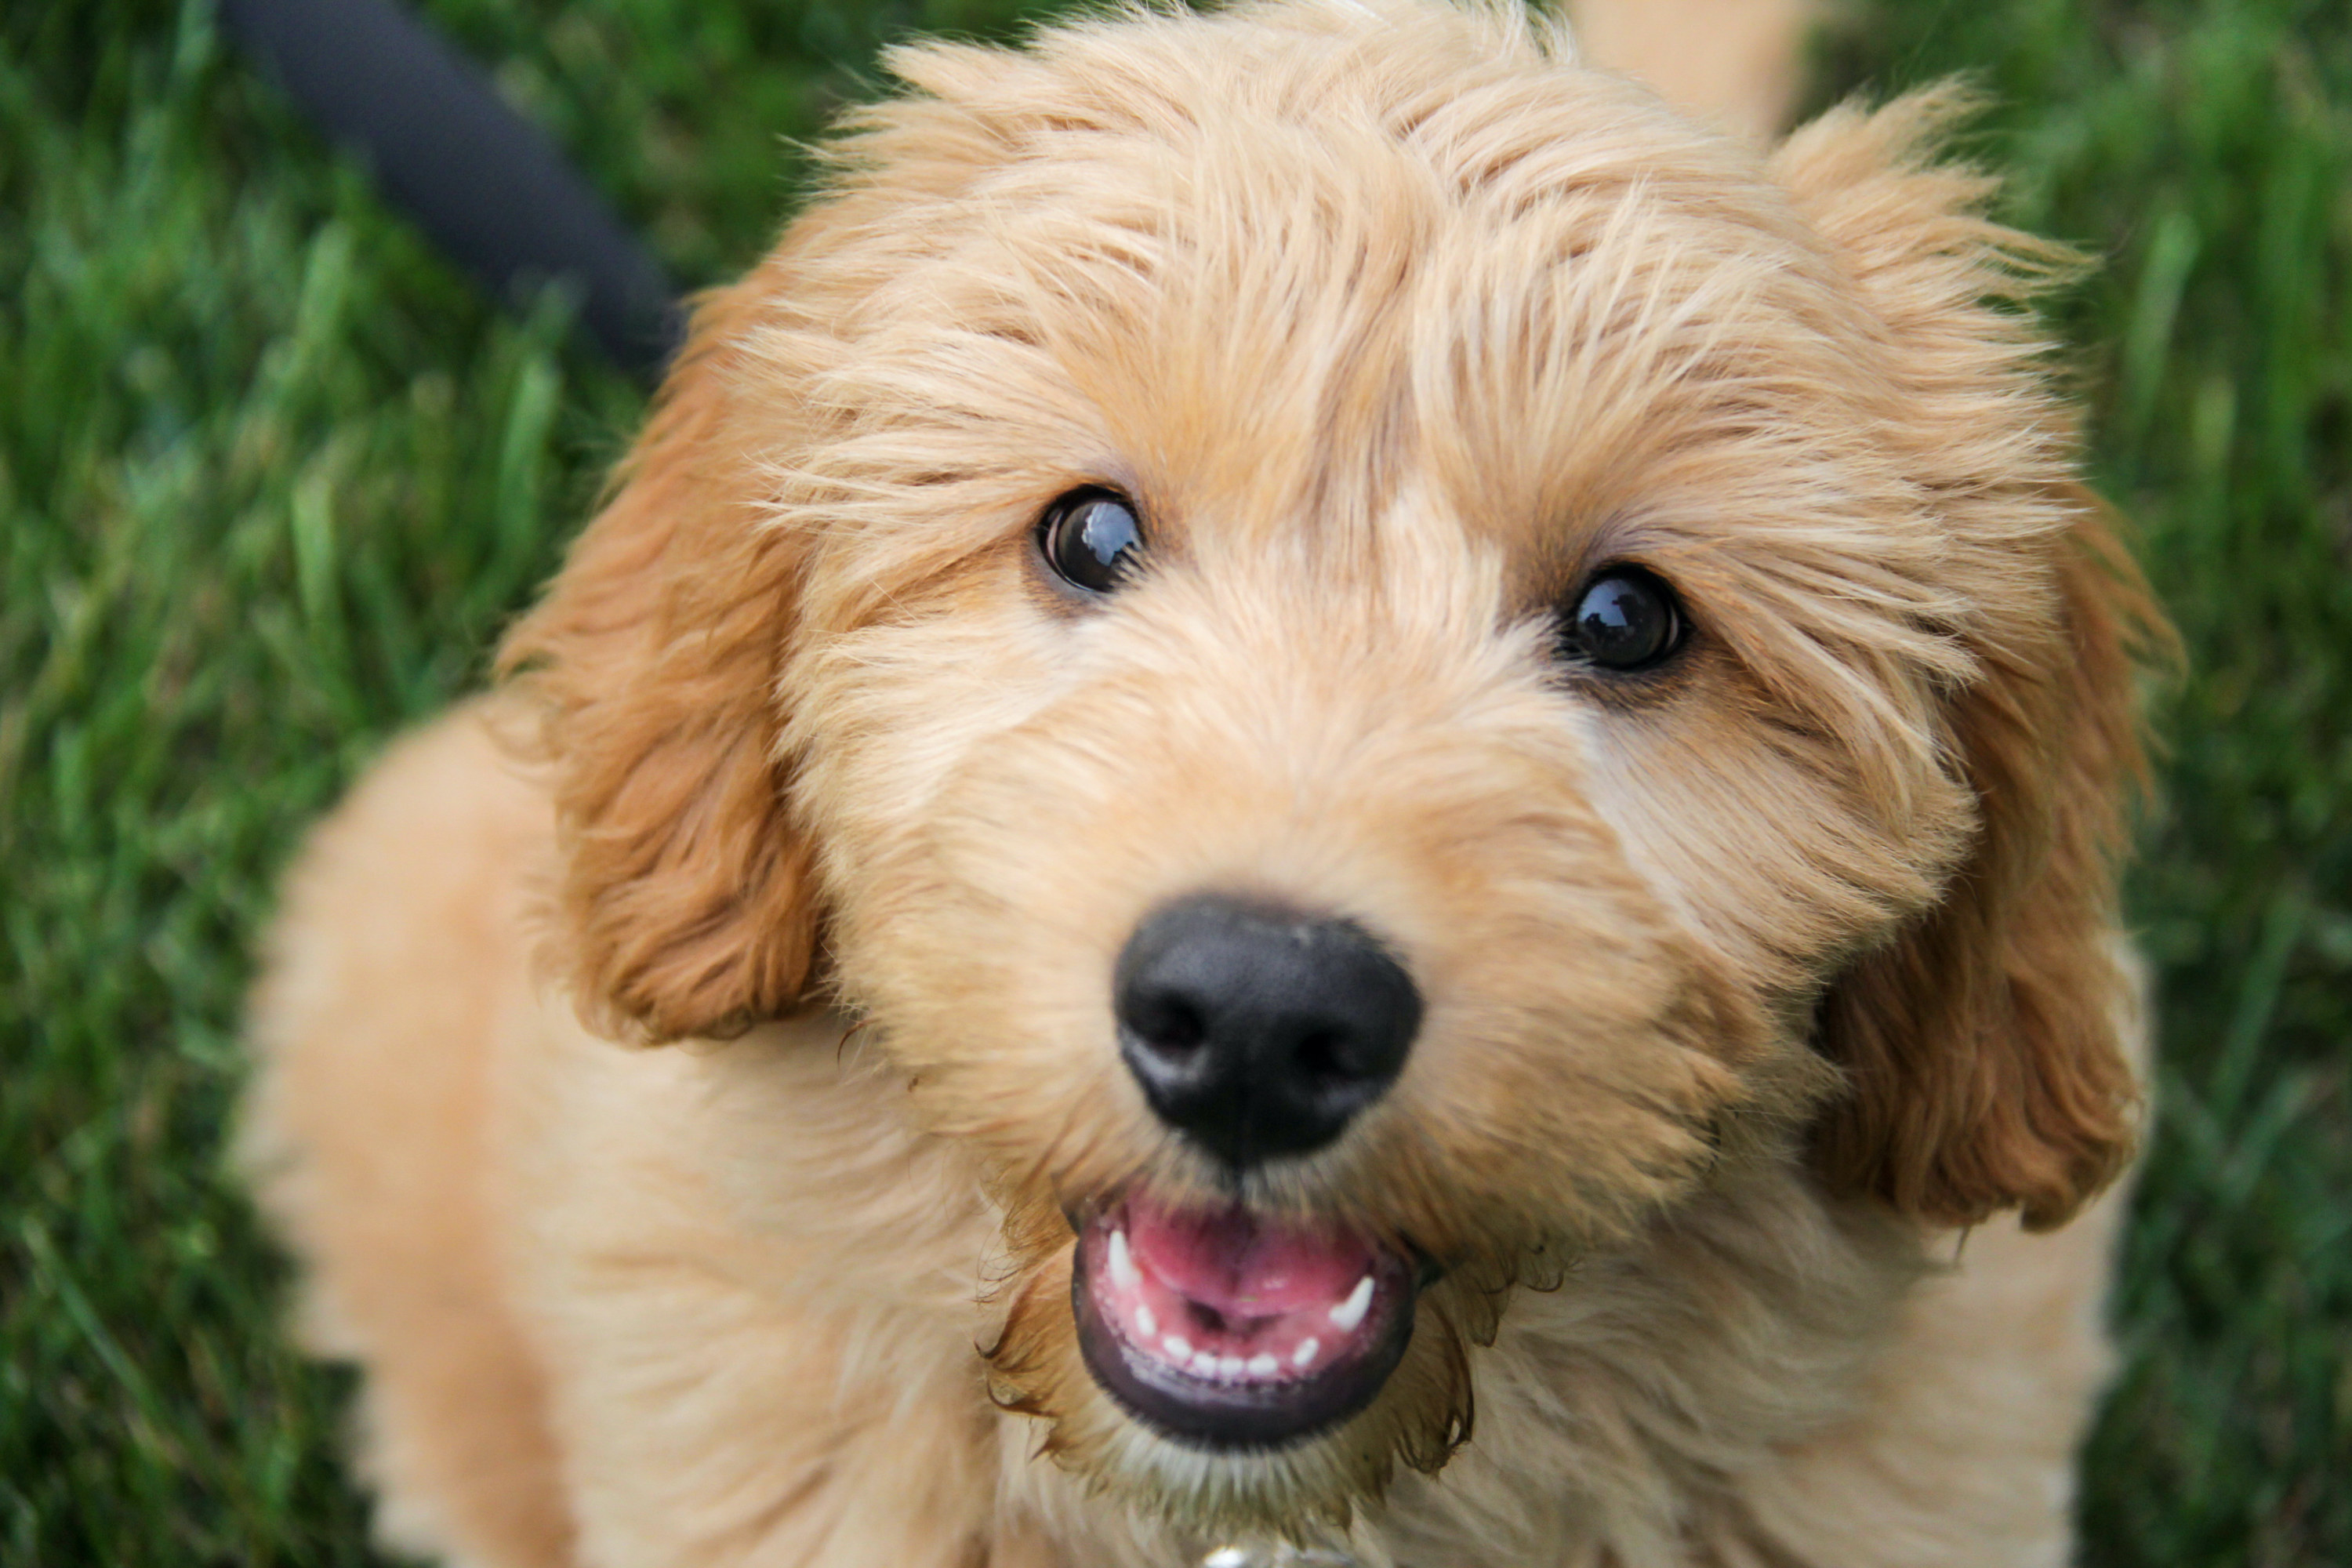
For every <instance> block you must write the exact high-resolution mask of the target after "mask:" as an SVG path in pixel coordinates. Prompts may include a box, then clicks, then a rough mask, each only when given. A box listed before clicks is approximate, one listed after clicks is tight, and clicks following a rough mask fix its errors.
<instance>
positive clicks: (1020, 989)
mask: <svg viewBox="0 0 2352 1568" xmlns="http://www.w3.org/2000/svg"><path fill="white" fill-rule="evenodd" d="M891 63H892V68H893V69H894V70H895V71H896V72H897V73H898V76H899V77H900V78H901V79H903V81H904V82H905V83H906V84H907V87H906V90H905V92H904V93H903V94H902V95H901V96H899V97H898V98H896V99H894V100H890V101H888V102H886V103H883V104H880V105H878V106H877V107H875V108H873V109H870V110H866V111H864V112H863V113H862V114H861V115H859V116H858V117H856V119H855V120H854V121H853V122H852V124H851V126H850V128H849V129H848V131H847V132H846V133H845V134H844V135H843V136H842V137H841V138H840V139H839V140H838V141H837V142H835V144H834V149H833V159H834V172H833V174H832V178H831V184H830V185H829V187H828V189H827V190H826V192H825V193H824V195H823V196H822V198H821V199H819V200H818V201H817V202H816V203H815V204H814V205H813V206H812V207H811V208H810V210H809V211H808V212H807V213H806V214H805V215H804V216H803V217H801V218H800V219H799V220H798V221H797V222H796V223H794V224H793V226H792V227H791V228H790V229H789V230H788V231H787V232H786V234H785V235H784V237H783V238H782V242H781V243H780V244H779V245H778V247H776V249H775V251H774V253H773V254H772V255H771V256H770V257H769V258H767V259H766V260H765V261H764V262H762V263H761V265H760V267H759V268H757V269H756V270H754V271H753V272H752V273H751V276H750V277H748V278H747V279H744V280H743V281H741V282H740V283H739V284H736V285H734V286H733V287H731V288H728V289H721V290H719V291H717V292H716V293H714V294H712V295H710V296H709V297H708V298H707V299H706V300H704V301H703V302H702V304H701V305H700V307H699V309H698V311H697V313H696V318H695V325H694V330H693V335H692V341H691V342H690V344H689V346H688V349H687V351H686V353H685V354H684V356H683V358H682V359H681V361H680V363H678V365H677V369H676V371H675V373H674V374H673V375H672V376H671V378H670V381H669V384H668V385H667V388H666V390H665V392H664V394H663V395H662V397H661V400H660V402H659V403H658V405H657V406H656V411H655V413H654V416H653V418H652V421H651V423H650V425H649V426H648V427H647V429H646V432H645V434H644V436H643V437H642V438H641V439H640V441H639V442H638V443H637V445H636V447H635V450H634V452H633V453H632V455H631V456H630V457H629V458H628V460H627V462H626V464H625V467H624V468H623V470H622V473H621V476H620V479H619V481H618V485H617V489H616V490H615V492H614V496H613V499H612V500H611V501H610V503H609V505H607V506H606V507H605V508H604V511H603V513H602V514H601V515H600V516H599V517H598V518H597V519H596V520H595V521H594V522H593V524H592V525H591V526H590V527H589V529H588V530H587V531H586V533H585V534H584V535H583V537H582V538H581V539H580V541H579V542H578V543H577V544H576V545H575V546H574V548H573V550H572V554H571V557H570V559H569V561H568V563H566V565H565V567H564V569H563V571H562V574H561V575H560V576H559V577H558V578H557V580H556V581H555V583H554V584H553V585H552V586H551V588H550V590H549V591H548V593H547V595H546V597H545V599H544V600H543V602H542V603H541V605H539V607H538V608H537V609H536V610H535V611H533V612H532V613H531V614H530V616H528V617H527V618H526V619H524V620H523V621H522V622H521V624H520V626H518V627H517V628H516V629H515V631H514V633H513V635H512V636H511V637H509V640H508V643H507V645H506V648H505V651H504V654H503V658H502V668H503V669H504V671H505V678H504V679H503V681H502V683H501V685H500V686H499V689H497V690H496V691H495V692H494V693H493V694H492V695H490V696H488V697H486V698H483V699H480V700H477V701H475V702H474V703H472V704H470V705H468V706H467V707H465V708H463V709H461V710H458V711H457V712H456V713H453V714H451V715H450V716H448V717H447V718H446V719H444V720H443V721H440V722H439V723H437V724H436V725H434V726H433V727H431V728H429V729H427V730H426V731H424V732H423V733H421V734H419V735H417V736H415V737H413V738H411V739H409V740H408V741H406V742H403V743H402V744H401V745H400V746H398V747H396V748H395V749H394V752H392V754H391V755H390V756H389V757H387V758H386V759H385V760H384V762H383V763H382V764H381V765H380V766H379V767H378V768H377V769H376V770H375V772H374V773H373V775H372V776H371V777H369V778H368V779H367V780H366V781H365V782H363V783H362V784H361V786H360V787H359V788H358V790H357V791H356V792H355V793H354V795H353V796H352V799H351V800H350V801H349V802H348V803H346V804H345V805H344V806H343V807H342V808H341V811H340V812H339V813H337V815H336V816H334V817H333V818H332V819H331V821H330V822H329V823H328V824H327V825H326V826H324V827H323V828H322V829H321V830H320V832H319V834H318V836H317V837H316V839H315V841H314V843H313V844H312V846H311V847H310V851H309V853H308V855H307V856H306V857H305V858H304V859H303V860H302V862H301V864H300V866H299V868H298V869H297V870H296V872H295V873H294V875H293V878H292V879H291V881H290V884H289V889H288V893H287V900H286V910H285V914H284V916H283V919H282V921H281V922H280V924H279V926H278V931H277V933H276V937H275V940H274V942H273V944H272V947H271V950H270V955H269V959H268V969H267V973H266V976H265V978H264V981H263V983H262V984H261V987H260V990H259V993H258V997H257V1004H256V1010H255V1024H254V1035H255V1039H256V1043H257V1051H258V1053H259V1057H260V1062H261V1067H260V1071H259V1074H258V1077H257V1082H256V1084H255V1087H254V1089H253V1095H252V1100H251V1102H250V1104H249V1106H248V1108H247V1133H246V1148H247V1161H248V1163H249V1164H250V1166H251V1168H252V1169H253V1170H254V1172H255V1173H256V1179H257V1184H258V1186H259V1190H260V1193H261V1195H262V1198H263V1200H264V1202H265V1204H266V1205H267V1207H268V1211H269V1212H270V1213H271V1214H272V1215H274V1216H275V1218H276V1220H277V1221H278V1224H279V1225H280V1226H282V1228H283V1230H284V1233H285V1234H286V1236H287V1237H289V1239H290V1241H291V1243H292V1245H293V1246H294V1247H295V1249H296V1250H297V1251H298V1253H299V1255H300V1256H301V1257H302V1258H303V1259H304V1260H305V1261H306V1263H307V1265H308V1270H307V1294H306V1305H305V1309H304V1317H305V1322H306V1327H307V1332H308V1334H309V1336H310V1343H311V1344H312V1345H314V1346H315V1348H317V1349H318V1350H319V1351H320V1352H322V1353H325V1354H330V1355H335V1356H341V1357H347V1358H350V1359H352V1360H354V1361H357V1362H358V1363H360V1364H361V1365H362V1368H363V1369H364V1372H365V1374H366V1375H365V1384H364V1387H363V1393H362V1427H363V1433H362V1445H361V1449H362V1463H363V1465H364V1467H365V1469H366V1474H367V1476H368V1479H370V1480H371V1481H372V1483H373V1485H374V1486H375V1488H376V1489H378V1490H379V1492H380V1494H381V1497H382V1509H381V1513H380V1524H381V1529H382V1532H383V1536H384V1538H385V1539H386V1540H387V1541H388V1542H392V1543H394V1544H395V1545H397V1546H400V1547H404V1548H407V1549H409V1550H413V1551H416V1552H426V1553H434V1554H439V1555H441V1556H443V1557H445V1558H446V1559H447V1560H448V1561H451V1562H455V1563H479V1564H501V1565H520V1564H557V1563H580V1564H587V1565H594V1568H626V1565H635V1564H649V1565H661V1568H682V1565H688V1564H719V1563H741V1564H825V1565H842V1568H849V1565H860V1568H882V1565H889V1568H915V1565H937V1568H972V1565H981V1564H986V1565H989V1568H1048V1565H1053V1568H1080V1565H1084V1568H1098V1565H1118V1564H1133V1565H1139V1568H1140V1565H1147V1564H1148V1565H1154V1568H1168V1565H1183V1564H1194V1563H1210V1564H1213V1565H1216V1568H1227V1565H1230V1564H1237V1563H1282V1562H1290V1563H1305V1562H1323V1563H1355V1564H1359V1565H1361V1568H1389V1565H1410V1568H1471V1565H1479V1568H1486V1565H1502V1564H1510V1565H1537V1564H1542V1565H1555V1564H1557V1565H1567V1564H1579V1565H1591V1568H1601V1565H1604V1564H1606V1565H1613V1568H1642V1565H1652V1564H1656V1565H1666V1564H1692V1565H1696V1564H1713V1565H1726V1568H1727V1565H1734V1564H1756V1565H1762V1564H1774V1565H1784V1564H1799V1563H1802V1564H1819V1565H1824V1568H1828V1565H1835V1568H1854V1565H1857V1564H1895V1563H1902V1564H1926V1563H1948V1564H1959V1563H1968V1564H1988V1563H2003V1564H2009V1563H2037V1564H2040V1563H2048V1564H2055V1563H2061V1562H2063V1560H2064V1559H2065V1557H2066V1553H2067V1544H2068V1542H2067V1512H2068V1500H2069V1490H2070V1475H2071V1451H2072V1449H2073V1447H2074V1443H2075V1441H2076V1439H2077V1437H2078V1436H2079V1434H2080V1432H2081V1429H2082V1426H2083V1423H2084V1419H2085V1417H2086V1413H2087V1410H2088V1406H2089V1402H2090V1399H2091V1397H2092V1395H2093V1394H2094V1393H2095V1388H2096V1386H2097V1384H2098V1382H2099V1380H2100V1377H2101V1375H2102V1372H2103V1369H2104V1366H2105V1352H2104V1350H2103V1348H2102V1343H2101V1341H2100V1336H2099V1332H2098V1329H2097V1323H2096V1318H2097V1310H2098V1303H2099V1296H2100V1289H2101V1282H2102V1276H2103V1270H2104V1266H2105V1255H2106V1252H2107V1249H2108V1245H2109V1239H2110V1231H2111V1228H2112V1226H2113V1221H2114V1210H2113V1200H2112V1199H2109V1200H2108V1201H2107V1202H2105V1203H2103V1204H2101V1205H2097V1206H2096V1207H2095V1208H2093V1209H2092V1210H2091V1211H2090V1212H2089V1213H2088V1214H2087V1215H2084V1216H2083V1217H2079V1218H2077V1217H2076V1216H2077V1215H2078V1213H2080V1211H2083V1210H2084V1205H2086V1203H2088V1202H2089V1200H2091V1199H2092V1198H2093V1197H2094V1196H2095V1195H2096V1194H2099V1193H2100V1192H2101V1191H2102V1189H2103V1188H2105V1187H2106V1186H2107V1185H2108V1184H2110V1183H2111V1182H2112V1181H2113V1180H2114V1178H2115V1177H2116V1174H2117V1173H2118V1172H2119V1170H2120V1169H2121V1168H2122V1167H2123V1165H2124V1164H2125V1163H2126V1158H2127V1154H2128V1151H2129V1149H2130V1146H2131V1142H2132V1137H2133V1131H2134V1125H2135V1121H2136V1116H2137V1086H2136V1079H2135V1073H2134V1068H2133V1066H2132V1055H2133V1049H2134V1045H2133V1041H2134V1037H2135V1031H2136V1029H2137V1025H2136V1023H2135V1022H2134V1018H2135V1001H2134V997H2135V988H2134V986H2133V984H2132V982H2131V979H2130V976H2129V973H2128V963H2127V960H2126V957H2125V955H2124V950H2123V949H2122V947H2121V945H2120V943H2119V942H2118V939H2117V936H2116V908H2115V883H2114V874H2113V868H2112V864H2111V861H2112V854H2113V851H2114V850H2115V848H2116V841H2117V838H2118V819H2119V813H2120V809H2121V801H2122V797H2123V795H2124V794H2125V792H2126V786H2127V784H2128V782H2129V780H2130V777H2131V775H2132V773H2133V769H2134V766H2135V762H2136V757H2135V742H2134V738H2133V726H2132V721H2131V718H2130V701H2129V698H2130V687H2131V684H2132V668H2131V658H2130V650H2131V648H2132V647H2133V646H2134V637H2135V635H2136V634H2135V629H2134V628H2135V626H2139V625H2145V624H2146V615H2147V612H2146V611H2145V609H2144V608H2143V607H2142V605H2141V602H2140V599H2139V596H2138V593H2137V589H2136V587H2135V585H2134V581H2133V579H2132V576H2131V574H2130V572H2129V569H2128V567H2127V565H2126V564H2125V563H2122V562H2121V561H2120V559H2119V557H2118V555H2117V553H2116V549H2115V546H2114V545H2113V543H2112V542H2111V540H2110V538H2109V536H2108V533H2107V531H2106V530H2105V525H2104V524H2103V521H2102V518H2101V513H2100V510H2099V509H2098V507H2097V506H2096V505H2095V503H2094V502H2093V501H2092V500H2091V499H2090V498H2089V497H2088V496H2087V495H2086V494H2085V492H2084V490H2083V489H2081V488H2080V487H2079V485H2078V483H2077V481H2076V478H2075V469H2076V456H2077V454H2076V445H2075V439H2074V420H2073V418H2072V416H2071V415H2070V414H2069V412H2068V410H2067V409H2066V407H2065V406H2064V405H2063V403H2062V402H2061V401H2060V399H2059V398H2058V397H2057V396H2056V395H2055V394H2054V393H2053V390H2052V389H2051V387H2050V385H2049V384H2048V381H2047V377H2046V374H2045V370H2044V365H2043V343H2042V339H2041V338H2040V336H2039V335H2038V332H2037V329H2036V327H2035V326H2034V323H2033V322H2032V320H2031V318H2030V316H2029V315H2028V314H2027V313H2026V312H2025V310H2024V303H2025V301H2026V300H2028V299H2029V297H2030V296H2031V295H2032V293H2033V291H2034V290H2035V289H2036V288H2037V287H2039V286H2040V285H2041V284H2042V281H2043V280H2044V279H2047V278H2048V277H2050V276H2051V274H2052V272H2053V269H2054V268H2058V267H2060V266H2061V265H2062V264H2063V257H2062V256H2060V255H2058V254H2057V253H2055V252H2053V250H2052V249H2050V248H2048V247H2043V246H2041V245H2039V244H2037V243H2036V242H2034V241H2032V240H2031V239H2029V238H2027V237H2023V236H2021V235H2019V234H2016V233H2013V232H2011V231H2008V230H2005V229H2003V228H2001V227H1999V226H1996V225H1994V224H1992V223H1991V222H1990V221H1988V220H1987V219H1986V218H1985V217H1984V216H1981V210H1982V207H1983V205H1984V203H1985V201H1986V199H1987V197H1988V195H1989V194H1990V183H1989V182H1988V181H1987V180H1986V179H1985V178H1983V177H1981V176H1979V175H1978V174H1971V173H1969V172H1967V171H1964V170H1958V169H1954V168H1951V167H1949V166H1946V165H1943V164H1940V163H1937V161H1936V156H1935V149H1936V145H1937V135H1938V132H1939V130H1940V128H1941V127H1942V126H1944V125H1945V124H1946V123H1947V122H1948V121H1949V120H1950V119H1951V117H1952V116H1953V115H1954V114H1955V113H1956V112H1957V111H1958V110H1959V109H1960V108H1961V107H1962V105H1961V104H1960V103H1959V101H1958V99H1957V98H1956V97H1955V96H1954V95H1952V94H1951V93H1948V92H1930V93H1927V94H1925V95H1922V96H1917V97H1913V98H1909V99H1905V100H1899V101H1897V102H1895V103H1894V104H1892V105H1891V106H1889V107H1886V108H1884V109H1881V110H1877V111H1875V112H1864V111H1861V110H1851V109H1849V110H1837V111H1835V112H1832V114H1830V115H1828V116H1827V117H1825V118H1824V119H1822V120H1821V121H1818V122H1816V123H1814V124H1812V125H1811V126H1810V127H1808V128H1807V129H1805V130H1803V131H1801V132H1798V133H1797V134H1796V135H1795V136H1794V137H1793V138H1792V139H1790V141H1789V142H1786V143H1785V144H1784V145H1782V146H1781V147H1780V148H1779V149H1778V151H1776V152H1774V153H1771V154H1769V157H1768V156H1763V155H1760V154H1759V153H1756V152H1755V151H1753V150H1752V149H1751V148H1750V147H1749V146H1748V144H1747V143H1745V142H1738V141H1735V140H1732V139H1730V138H1728V137H1727V136H1725V135H1723V134H1720V133H1718V132H1714V131H1710V130H1706V129H1704V128H1702V127H1700V126H1698V125H1697V124H1696V123H1694V122H1692V121H1687V120H1685V119H1684V118H1682V117H1680V116H1679V115H1678V114H1677V113H1676V112H1675V111H1673V110H1669V109H1668V108H1666V107H1665V106H1664V104H1663V103H1661V102H1660V101H1659V100H1657V99H1655V98H1654V97H1653V96H1651V95H1650V94H1649V93H1648V92H1646V91H1645V90H1643V89H1640V88H1638V87H1635V86H1633V85H1631V84H1630V83H1628V82H1625V81H1623V80H1621V79H1616V78H1612V77H1610V76H1606V75H1602V74H1600V73H1597V72H1594V71H1591V70H1588V69H1585V68H1580V66H1579V65H1578V64H1577V63H1576V61H1575V58H1574V56H1573V54H1572V51H1571V50H1570V47H1569V45H1568V43H1567V41H1566V39H1565V38H1564V37H1563V36H1562V35H1561V34H1560V33H1559V32H1558V31H1557V30H1555V29H1554V28H1553V27H1552V26H1551V25H1549V24H1548V23H1545V22H1542V21H1540V20H1536V19H1530V18H1528V17H1526V16H1520V15H1519V14H1517V12H1515V11H1507V10H1503V9H1474V10H1466V11H1465V10H1454V9H1449V8H1445V7H1444V6H1440V5H1426V4H1420V3H1417V0H1393V3H1391V0H1377V3H1374V4H1370V5H1364V4H1353V3H1348V0H1265V3H1263V4H1251V5H1243V6H1240V7H1237V8H1235V9H1233V10H1229V11H1226V12H1224V13H1222V14H1219V15H1213V16H1192V15H1187V14H1182V13H1178V12H1173V11H1168V12H1161V11H1137V12H1131V13H1127V14H1123V15H1121V16H1117V17H1114V18H1110V19H1102V20H1094V21H1085V22H1079V23H1076V24H1074V25H1070V26H1061V27H1057V28H1054V29H1051V30H1048V31H1045V32H1044V33H1042V34H1041V35H1039V37H1037V38H1036V40H1035V42H1034V44H1033V45H1032V47H1028V48H1027V49H1025V50H1023V51H1020V52H1017V53H1016V52H999V51H995V50H990V49H983V48H978V47H960V46H951V45H940V44H934V45H925V46H921V47H912V48H907V49H902V50H899V51H898V52H897V53H896V54H895V55H894V56H893V57H892V59H891ZM656 1047H657V1048H656ZM2070 1220H2072V1221H2073V1223H2072V1224H2071V1225H2069V1224H2068V1222H2069V1221H2070ZM2061 1226H2064V1227H2065V1228H2063V1229H2062V1228H2060V1227H2061Z"/></svg>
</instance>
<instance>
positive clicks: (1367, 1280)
mask: <svg viewBox="0 0 2352 1568" xmlns="http://www.w3.org/2000/svg"><path fill="white" fill-rule="evenodd" d="M1371 1306H1372V1277H1371V1276H1370V1275H1369V1274H1367V1275H1365V1276H1364V1277H1363V1278H1362V1279H1359V1280H1357V1281H1356V1288H1355V1289H1352V1290H1350V1291H1349V1292H1348V1299H1347V1300H1344V1301H1342V1302H1340V1303H1339V1305H1338V1306H1336V1307H1334V1308H1332V1309H1331V1326H1332V1327H1333V1328H1335V1329H1337V1330H1339V1331H1340V1332H1341V1333H1343V1334H1352V1333H1354V1332H1355V1331H1356V1325H1357V1324H1359V1323H1360V1322H1362V1321H1364V1314H1365V1313H1366V1312H1368V1311H1370V1310H1371Z"/></svg>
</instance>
